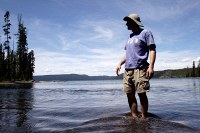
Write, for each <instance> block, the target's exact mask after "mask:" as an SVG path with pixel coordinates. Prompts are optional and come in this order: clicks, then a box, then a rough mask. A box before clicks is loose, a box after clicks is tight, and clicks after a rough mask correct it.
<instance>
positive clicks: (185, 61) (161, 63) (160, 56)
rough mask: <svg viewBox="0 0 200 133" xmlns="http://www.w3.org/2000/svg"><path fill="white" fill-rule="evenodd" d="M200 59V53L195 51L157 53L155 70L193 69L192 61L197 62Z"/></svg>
mask: <svg viewBox="0 0 200 133" xmlns="http://www.w3.org/2000/svg"><path fill="white" fill-rule="evenodd" d="M186 56H187V57H186ZM185 57H186V58H185ZM198 58H199V53H198V52H195V51H178V52H172V51H163V52H157V59H156V63H155V70H165V69H181V68H186V67H191V66H192V61H193V60H196V61H197V59H198Z"/></svg>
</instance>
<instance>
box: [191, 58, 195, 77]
mask: <svg viewBox="0 0 200 133" xmlns="http://www.w3.org/2000/svg"><path fill="white" fill-rule="evenodd" d="M195 69H196V68H195V61H193V64H192V73H191V77H196V72H195Z"/></svg>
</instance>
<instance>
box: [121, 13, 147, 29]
mask: <svg viewBox="0 0 200 133" xmlns="http://www.w3.org/2000/svg"><path fill="white" fill-rule="evenodd" d="M123 20H124V21H134V22H135V23H136V24H137V25H139V26H140V27H144V26H143V24H142V23H141V22H139V21H137V20H135V19H132V18H130V17H128V16H126V17H124V18H123Z"/></svg>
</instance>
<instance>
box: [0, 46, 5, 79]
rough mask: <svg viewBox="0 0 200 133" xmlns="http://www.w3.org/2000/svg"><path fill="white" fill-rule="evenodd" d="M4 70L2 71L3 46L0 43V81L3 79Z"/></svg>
mask: <svg viewBox="0 0 200 133" xmlns="http://www.w3.org/2000/svg"><path fill="white" fill-rule="evenodd" d="M4 75H5V70H4V51H3V45H2V44H1V43H0V81H2V80H3V79H4Z"/></svg>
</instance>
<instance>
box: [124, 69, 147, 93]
mask: <svg viewBox="0 0 200 133" xmlns="http://www.w3.org/2000/svg"><path fill="white" fill-rule="evenodd" d="M147 69H148V67H144V68H139V69H130V70H127V69H126V70H125V72H124V77H123V84H124V92H125V93H131V92H133V91H135V92H137V93H143V92H146V91H149V90H150V83H149V79H148V78H146V71H147Z"/></svg>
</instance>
